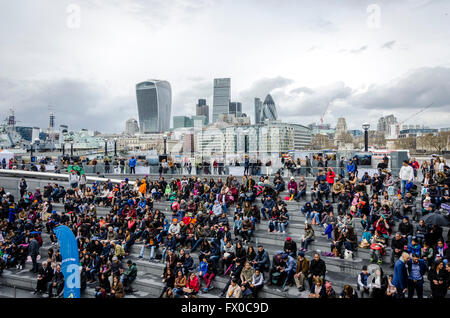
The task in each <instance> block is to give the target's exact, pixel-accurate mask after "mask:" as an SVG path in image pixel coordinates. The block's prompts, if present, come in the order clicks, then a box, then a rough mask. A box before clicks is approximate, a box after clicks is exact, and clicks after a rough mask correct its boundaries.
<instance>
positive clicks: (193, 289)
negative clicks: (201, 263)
mask: <svg viewBox="0 0 450 318" xmlns="http://www.w3.org/2000/svg"><path fill="white" fill-rule="evenodd" d="M199 290H200V282H199V280H198V277H197V276H196V275H195V274H194V273H191V275H189V278H188V281H187V284H186V287H185V288H183V292H184V297H186V298H190V297H192V296H194V295H196V294H197V293H198V291H199Z"/></svg>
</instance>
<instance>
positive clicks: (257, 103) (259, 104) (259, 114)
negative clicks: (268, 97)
mask: <svg viewBox="0 0 450 318" xmlns="http://www.w3.org/2000/svg"><path fill="white" fill-rule="evenodd" d="M262 108H263V103H262V101H261V99H260V98H257V97H256V98H255V125H257V124H259V123H261V119H262Z"/></svg>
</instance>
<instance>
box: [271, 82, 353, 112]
mask: <svg viewBox="0 0 450 318" xmlns="http://www.w3.org/2000/svg"><path fill="white" fill-rule="evenodd" d="M305 91H307V92H310V93H307V94H303V93H304V92H305ZM352 91H353V90H352V89H351V88H350V87H348V86H346V85H345V84H344V83H343V82H336V83H333V84H331V85H328V86H323V87H318V88H314V89H310V88H305V87H301V88H299V89H294V90H292V91H290V92H284V91H280V92H277V93H276V94H275V95H274V98H275V99H276V102H277V107H278V108H279V109H280V110H281V111H279V114H280V115H281V116H286V117H285V118H287V117H290V116H299V115H304V114H308V116H311V115H319V116H321V115H322V114H323V112H324V111H325V109H326V108H328V107H329V105H331V104H333V103H335V102H338V101H339V100H343V99H347V98H349V97H350V96H351V94H352Z"/></svg>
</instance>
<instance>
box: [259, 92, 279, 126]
mask: <svg viewBox="0 0 450 318" xmlns="http://www.w3.org/2000/svg"><path fill="white" fill-rule="evenodd" d="M267 119H268V120H277V119H278V114H277V108H276V106H275V102H274V101H273V98H272V96H270V94H269V95H267V97H266V99H265V101H264V104H263V108H262V121H263V122H264V121H265V120H267Z"/></svg>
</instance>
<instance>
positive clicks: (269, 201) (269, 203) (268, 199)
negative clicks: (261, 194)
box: [261, 196, 275, 220]
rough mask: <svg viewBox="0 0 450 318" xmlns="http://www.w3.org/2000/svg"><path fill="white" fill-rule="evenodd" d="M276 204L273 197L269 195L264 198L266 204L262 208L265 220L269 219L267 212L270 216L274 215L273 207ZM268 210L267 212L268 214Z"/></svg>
mask: <svg viewBox="0 0 450 318" xmlns="http://www.w3.org/2000/svg"><path fill="white" fill-rule="evenodd" d="M274 206H275V202H274V201H273V200H272V197H270V196H267V197H266V199H265V200H264V205H263V207H262V208H261V214H262V216H263V218H264V220H267V214H268V215H269V217H271V215H272V208H273V207H274ZM266 212H267V214H266Z"/></svg>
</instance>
